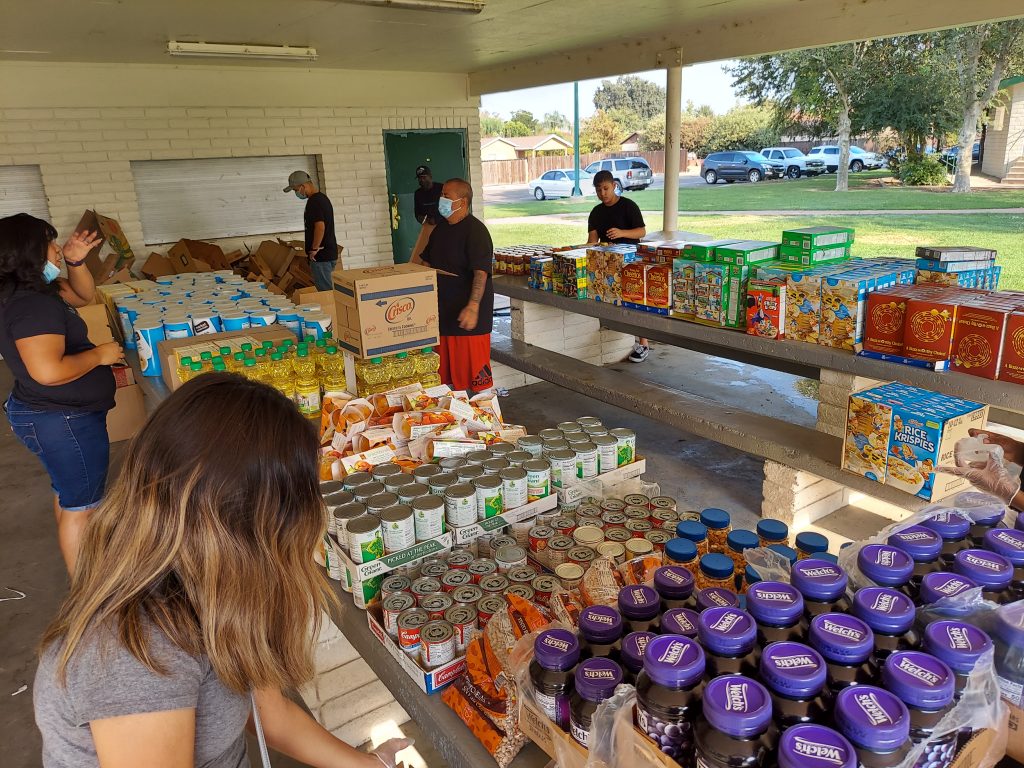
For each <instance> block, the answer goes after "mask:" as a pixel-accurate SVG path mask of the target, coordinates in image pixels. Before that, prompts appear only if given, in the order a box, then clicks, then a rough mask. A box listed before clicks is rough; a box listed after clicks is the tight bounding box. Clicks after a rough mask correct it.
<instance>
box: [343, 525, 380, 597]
mask: <svg viewBox="0 0 1024 768" xmlns="http://www.w3.org/2000/svg"><path fill="white" fill-rule="evenodd" d="M345 531H346V535H347V537H348V556H349V558H351V560H352V562H353V563H368V562H370V561H371V560H377V559H379V558H381V557H383V556H384V537H383V534H382V532H381V528H380V518H377V517H374V516H373V515H363V516H361V517H355V518H352V519H351V520H349V521H348V522H347V523H346V524H345ZM378 586H379V585H378Z"/></svg>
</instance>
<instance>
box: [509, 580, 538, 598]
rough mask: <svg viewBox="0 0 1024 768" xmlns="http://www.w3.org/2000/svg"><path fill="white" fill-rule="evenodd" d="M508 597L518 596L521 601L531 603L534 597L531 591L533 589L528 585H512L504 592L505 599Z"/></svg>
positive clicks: (534, 594)
mask: <svg viewBox="0 0 1024 768" xmlns="http://www.w3.org/2000/svg"><path fill="white" fill-rule="evenodd" d="M509 595H519V596H520V597H521V598H523V600H529V601H530V602H531V603H532V602H533V599H534V598H535V597H536V593H535V592H534V591H533V587H531V586H530V585H529V584H512V585H510V586H509V588H508V589H506V590H505V597H508V596H509Z"/></svg>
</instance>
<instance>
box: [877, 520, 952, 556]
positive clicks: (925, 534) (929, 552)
mask: <svg viewBox="0 0 1024 768" xmlns="http://www.w3.org/2000/svg"><path fill="white" fill-rule="evenodd" d="M889 544H890V545H891V546H893V547H897V548H899V549H902V550H903V551H904V552H906V553H907V554H908V555H910V556H911V557H912V558H914V560H915V562H918V563H930V562H932V561H933V560H935V559H936V558H938V556H939V553H940V552H942V537H941V536H939V534H937V533H936V532H935V531H933V530H932V529H930V528H925V527H924V526H923V525H912V526H910V527H909V528H904V529H903V530H902V531H897V532H896V533H894V534H893V535H892V536H890V537H889Z"/></svg>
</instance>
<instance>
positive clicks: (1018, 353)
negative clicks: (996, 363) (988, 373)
mask: <svg viewBox="0 0 1024 768" xmlns="http://www.w3.org/2000/svg"><path fill="white" fill-rule="evenodd" d="M996 378H998V379H999V380H1000V381H1009V382H1013V383H1014V384H1024V312H1011V313H1010V316H1009V317H1008V318H1007V320H1006V332H1005V333H1004V334H1003V354H1002V365H1001V366H1000V369H999V374H998V376H997V377H996Z"/></svg>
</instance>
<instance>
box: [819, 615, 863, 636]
mask: <svg viewBox="0 0 1024 768" xmlns="http://www.w3.org/2000/svg"><path fill="white" fill-rule="evenodd" d="M821 628H822V629H823V630H825V631H826V632H828V633H829V634H830V635H835V636H836V637H845V638H847V639H849V640H858V641H859V640H863V639H864V633H863V632H861V631H860V630H859V629H856V628H855V627H847V626H845V625H844V624H837V623H836V622H834V621H829V620H828V619H825V620H824V621H822V622H821Z"/></svg>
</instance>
